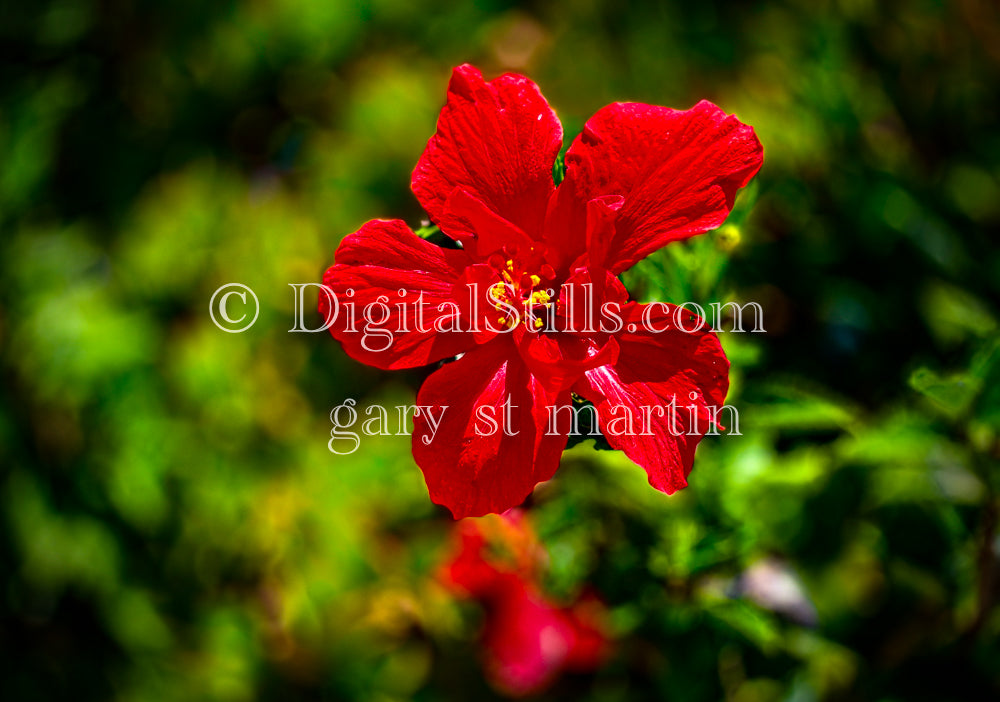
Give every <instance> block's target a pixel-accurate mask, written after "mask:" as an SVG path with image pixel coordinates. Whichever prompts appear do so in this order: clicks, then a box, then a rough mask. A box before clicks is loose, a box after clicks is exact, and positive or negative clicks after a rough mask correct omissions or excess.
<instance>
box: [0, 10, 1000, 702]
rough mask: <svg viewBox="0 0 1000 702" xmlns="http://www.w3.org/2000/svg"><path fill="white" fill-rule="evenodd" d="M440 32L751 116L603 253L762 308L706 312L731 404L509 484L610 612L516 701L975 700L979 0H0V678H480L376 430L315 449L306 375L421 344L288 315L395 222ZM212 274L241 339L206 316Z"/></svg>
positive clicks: (212, 686) (470, 643)
mask: <svg viewBox="0 0 1000 702" xmlns="http://www.w3.org/2000/svg"><path fill="white" fill-rule="evenodd" d="M466 61H468V62H472V63H474V64H476V65H477V66H479V67H480V68H482V69H483V70H484V71H485V72H486V73H487V74H488V75H491V76H492V75H496V74H498V73H499V72H501V71H504V70H516V71H520V72H525V73H527V74H528V75H530V76H531V77H532V78H534V79H535V80H536V81H537V82H538V83H539V84H540V86H541V88H542V90H543V92H544V93H545V95H546V96H547V98H548V99H549V101H550V102H551V104H552V105H553V106H554V107H555V109H556V111H557V112H558V114H559V116H560V118H561V119H562V121H563V123H564V125H565V128H566V133H567V137H568V138H569V137H572V136H573V135H575V134H576V133H577V132H578V131H579V130H580V128H581V127H582V125H583V123H584V121H585V120H586V119H587V117H588V116H589V115H590V114H592V113H593V112H594V111H596V110H597V109H598V108H600V107H601V106H603V105H605V104H607V103H609V102H612V101H616V100H638V101H644V102H649V103H655V104H663V105H669V106H673V107H678V108H686V107H689V106H691V105H692V104H694V103H695V102H696V101H697V100H699V99H702V98H706V99H710V100H713V101H714V102H716V103H717V104H719V105H720V106H722V107H723V108H724V109H725V110H726V111H728V112H735V113H736V114H737V115H738V116H739V117H740V118H741V119H742V120H743V121H744V122H747V123H749V124H751V125H753V126H754V127H755V128H756V130H757V133H758V135H759V137H760V139H761V141H762V142H763V144H764V149H765V164H764V167H763V169H762V171H761V172H760V174H759V176H758V177H757V179H756V180H755V181H754V183H753V184H752V185H751V187H750V188H749V189H747V190H746V191H745V192H744V193H743V194H742V195H741V196H740V198H739V200H738V201H737V205H736V209H735V211H734V213H733V215H732V217H731V218H730V226H728V227H727V228H724V229H722V230H719V231H717V232H714V233H711V234H707V235H705V236H703V237H700V238H698V239H696V240H693V241H691V242H689V243H688V244H683V245H680V244H679V245H675V246H671V247H669V248H668V249H667V250H665V251H663V252H661V253H660V254H658V255H656V256H655V257H653V258H652V259H651V260H649V261H647V262H645V263H644V264H642V265H641V266H639V267H638V268H637V269H635V270H634V271H632V272H631V273H630V274H629V275H628V278H627V282H628V284H629V285H630V286H631V287H630V289H631V290H632V291H633V294H634V295H635V296H636V297H638V298H639V299H642V300H652V299H664V300H673V301H683V300H694V301H700V302H702V303H708V302H711V301H717V300H721V301H726V300H742V301H748V300H754V301H757V302H759V303H761V305H763V307H764V310H765V324H766V328H767V332H766V333H765V334H723V337H724V344H725V346H726V349H727V352H728V353H729V355H730V358H731V360H732V362H733V371H732V378H733V388H732V392H731V395H730V402H731V403H732V404H735V405H736V406H737V407H738V408H739V410H740V428H741V431H742V436H728V437H718V438H714V439H707V440H706V441H705V442H703V444H702V446H701V447H700V448H699V450H698V455H697V461H696V466H695V470H694V473H693V474H692V481H691V486H690V487H689V488H688V489H687V490H685V491H683V492H682V493H679V494H677V495H675V496H673V497H670V498H667V497H666V496H664V495H661V494H659V493H657V492H655V491H654V490H652V488H650V487H649V486H648V485H647V484H646V480H645V476H644V474H643V472H642V470H641V469H639V468H637V467H635V466H633V465H632V464H630V463H629V462H628V461H627V460H626V459H624V458H623V457H622V456H621V455H620V454H617V453H615V452H608V451H597V450H595V448H594V444H593V442H589V441H588V442H584V443H582V444H580V445H579V446H577V447H575V448H573V449H572V450H571V451H570V452H568V453H567V455H566V456H565V458H564V460H563V465H562V468H561V469H560V471H559V473H558V474H557V476H556V478H555V479H554V480H552V481H551V482H550V483H548V484H545V485H543V486H540V487H539V488H538V489H537V490H536V492H535V494H534V496H533V497H532V498H531V500H530V502H529V503H528V510H529V513H530V515H531V519H532V520H533V524H534V526H535V529H536V531H537V533H538V535H539V538H540V539H541V540H542V542H543V543H544V545H545V548H546V549H547V551H548V567H547V569H546V573H545V575H544V578H545V584H544V587H545V589H546V592H547V593H548V596H550V597H551V598H553V600H554V601H557V602H559V601H562V602H571V601H573V600H574V599H575V598H576V597H578V596H579V595H580V593H582V592H584V591H586V592H593V593H596V594H597V596H598V597H599V598H600V599H601V601H603V602H604V603H605V605H606V608H607V611H608V622H607V626H608V635H609V636H610V637H611V639H612V641H613V645H612V654H611V656H610V658H609V660H608V661H607V663H606V664H605V665H604V666H603V667H601V668H600V669H598V670H596V671H593V672H591V673H587V674H573V675H566V676H562V677H561V678H560V679H559V680H558V681H557V682H556V683H555V684H554V685H553V686H552V687H550V688H549V689H548V690H547V691H546V692H545V693H544V697H545V698H548V699H573V700H602V701H608V702H611V701H615V700H641V699H665V700H683V701H684V702H700V701H702V700H705V701H710V700H733V701H739V702H770V701H775V702H777V701H789V702H791V701H794V702H811V701H813V700H872V701H884V702H890V701H903V700H928V701H931V700H933V701H935V702H940V701H942V700H963V701H964V700H970V701H979V700H989V699H998V698H1000V697H998V696H1000V643H998V639H1000V614H998V610H997V608H996V603H997V601H998V597H997V590H998V581H1000V578H998V573H1000V564H998V557H1000V539H998V536H997V521H998V519H997V511H998V498H997V490H998V487H1000V482H998V481H1000V469H998V467H997V466H998V456H1000V448H998V447H1000V444H998V431H1000V348H998V338H1000V336H998V327H997V321H998V306H997V301H998V299H1000V249H998V247H997V246H996V241H997V234H998V228H1000V129H998V124H997V117H998V114H1000V80H998V79H1000V16H998V9H997V5H996V3H994V2H991V1H990V0H955V1H954V2H940V1H933V0H915V1H912V2H910V1H904V0H896V1H890V2H876V1H875V0H839V1H837V2H834V1H832V0H821V1H820V2H812V1H807V0H775V1H774V2H760V3H736V2H719V1H716V0H700V1H699V2H695V3H688V2H655V1H653V2H646V3H632V4H630V5H629V6H626V5H624V4H623V3H618V2H611V1H606V2H602V1H601V0H577V1H573V2H562V3H557V2H543V1H540V2H532V3H527V4H525V5H518V4H516V3H513V2H502V1H493V2H491V1H489V0H478V1H477V2H470V3H461V4H455V3H435V2H430V1H429V0H378V1H376V2H360V1H358V2H343V1H341V0H330V1H324V2H314V1H312V0H254V1H253V2H247V3H233V2H218V3H199V2H191V1H187V2H184V1H182V2H171V3H166V2H163V3H154V2H141V1H138V0H37V1H36V2H25V1H21V2H17V0H10V1H8V2H4V3H3V6H2V8H0V230H2V237H0V271H2V273H0V356H2V374H3V376H2V378H3V399H2V404H0V465H2V468H0V511H2V528H0V573H2V578H3V582H2V588H0V617H2V621H0V697H2V698H3V699H4V700H11V701H20V700H69V699H73V700H78V701H87V700H118V701H121V702H126V701H127V702H133V701H134V702H140V701H142V702H146V701H149V702H156V701H160V700H163V701H168V700H169V701H173V700H178V701H181V700H183V701H189V700H211V701H218V702H247V701H250V700H262V701H263V700H280V701H282V702H287V701H292V700H380V701H381V700H384V701H390V700H411V699H412V700H427V701H432V700H468V699H489V698H491V697H493V696H496V695H499V692H497V691H495V690H493V689H492V688H490V687H489V685H488V684H487V683H486V682H485V681H484V678H483V674H482V665H481V656H482V655H485V654H486V652H484V651H482V650H481V647H480V646H479V645H478V643H477V642H478V641H479V638H478V637H479V629H480V626H481V622H482V621H483V619H482V618H483V612H482V611H481V609H479V608H477V607H476V605H475V603H472V602H469V601H460V600H458V599H456V598H455V597H453V596H452V595H451V593H449V592H448V591H447V589H444V588H442V586H441V584H440V582H439V581H438V579H436V577H435V573H436V570H437V569H438V567H439V566H440V563H441V561H442V558H444V555H443V554H444V553H445V551H446V547H447V544H448V540H449V538H450V532H451V530H452V521H451V518H450V516H449V515H448V514H447V513H446V512H445V511H444V510H442V509H441V508H438V507H435V506H434V505H432V504H431V503H430V502H429V500H428V498H427V495H426V490H425V487H424V485H423V481H422V478H421V475H420V472H419V470H418V469H417V467H416V466H415V464H414V463H413V461H412V458H411V457H410V451H409V439H408V437H405V436H401V437H388V438H381V439H380V438H366V439H365V440H364V443H363V444H362V447H361V449H360V450H359V451H357V452H356V453H355V454H353V455H350V456H335V455H333V454H331V453H330V452H329V451H328V450H327V440H328V438H329V431H330V424H329V420H328V416H327V415H328V413H329V411H330V409H331V408H332V407H333V406H334V405H336V404H338V403H340V402H342V401H343V400H344V399H345V398H348V397H353V398H357V399H358V401H359V403H361V404H366V403H372V402H380V403H384V404H400V403H409V402H410V401H411V400H412V398H413V396H414V392H415V389H416V388H417V387H418V386H419V383H420V382H421V380H422V378H423V377H425V375H426V373H427V372H428V371H427V370H421V371H413V372H405V373H384V372H379V371H376V370H373V369H370V368H366V367H363V366H361V365H360V364H358V363H355V362H353V361H351V360H350V359H349V358H347V357H346V356H345V355H344V354H343V352H342V351H341V350H340V348H339V346H338V345H337V344H336V343H335V342H334V341H333V340H331V339H330V338H329V337H328V336H327V335H325V334H289V333H288V331H287V330H288V329H290V328H291V325H292V313H293V294H292V290H291V288H289V287H288V283H291V282H310V281H318V280H319V279H320V276H321V274H322V271H323V269H324V268H325V267H326V266H327V265H329V264H330V263H331V262H332V257H333V252H334V250H335V248H336V246H337V244H338V242H339V240H340V239H341V238H342V237H343V236H344V235H346V234H347V233H349V232H351V231H353V230H355V229H356V228H358V226H360V224H361V223H362V222H364V221H365V220H366V219H369V218H373V217H388V218H397V217H398V218H403V219H405V220H407V221H408V222H409V223H410V224H412V225H413V226H415V227H417V226H420V222H421V219H422V218H423V217H424V215H423V213H422V212H421V211H420V209H419V207H418V205H417V203H416V201H415V199H414V198H413V196H412V195H411V194H410V192H409V174H410V171H411V169H412V168H413V166H414V164H415V162H416V160H417V157H418V156H419V154H420V153H421V151H422V149H423V147H424V145H425V143H426V141H427V139H428V138H429V137H430V135H431V134H432V133H433V130H434V124H435V119H436V116H437V111H438V110H439V109H440V106H441V104H442V103H443V100H444V94H445V87H446V85H447V79H448V75H449V72H450V69H451V67H452V66H454V65H457V64H459V63H462V62H466ZM568 138H567V142H568ZM229 282H240V283H243V284H246V285H249V286H250V287H252V288H253V289H254V290H255V291H256V293H257V295H258V297H259V298H260V301H261V311H260V318H259V319H258V321H257V323H256V325H255V326H254V327H253V328H252V329H251V330H249V331H247V332H245V333H243V334H225V333H222V332H221V331H219V330H218V329H217V328H216V327H215V326H213V324H212V322H211V321H210V319H209V316H208V301H209V298H210V296H211V294H212V292H213V291H214V290H215V289H216V288H217V287H218V286H219V285H221V284H223V283H229ZM234 302H235V301H234ZM310 319H311V320H312V321H313V322H315V321H316V317H315V316H311V317H310Z"/></svg>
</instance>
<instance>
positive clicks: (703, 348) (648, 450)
mask: <svg viewBox="0 0 1000 702" xmlns="http://www.w3.org/2000/svg"><path fill="white" fill-rule="evenodd" d="M676 309H677V308H676V307H675V306H673V305H661V304H659V303H657V304H655V305H640V304H636V303H631V304H629V305H628V306H627V308H626V309H625V310H623V313H622V318H623V320H624V321H625V329H626V330H630V331H623V332H622V333H620V334H619V335H618V336H617V340H618V347H619V351H618V360H617V361H616V362H615V363H614V364H613V365H605V366H601V367H599V368H594V369H592V370H589V371H587V372H586V374H585V376H584V378H583V379H581V381H580V382H578V383H577V385H576V387H575V390H576V392H577V393H578V394H580V395H582V396H583V397H585V398H587V399H588V400H590V401H591V402H593V403H594V406H595V407H596V409H597V413H598V416H599V418H600V423H601V429H602V430H603V431H604V433H605V436H606V437H607V439H608V443H610V444H611V445H612V446H613V447H615V448H616V449H620V450H622V451H624V452H625V454H626V455H627V456H628V457H629V458H630V459H632V460H633V461H634V462H635V463H637V464H639V465H640V466H642V467H643V468H645V470H646V473H647V474H648V475H649V483H650V485H652V486H653V487H655V488H656V489H657V490H661V491H663V492H665V493H667V494H671V493H674V492H676V491H677V490H680V489H681V488H683V487H685V486H686V485H687V476H688V474H689V473H690V472H691V467H692V465H693V463H694V452H695V448H696V447H697V446H698V442H699V441H701V438H702V436H703V435H704V434H705V433H706V432H707V431H708V430H709V428H710V425H711V423H712V422H714V421H717V419H718V417H717V413H718V411H719V410H720V409H721V407H722V406H723V405H724V403H725V399H726V392H727V391H728V389H729V361H728V359H727V358H726V356H725V353H724V352H723V350H722V346H721V344H720V343H719V339H718V337H717V336H716V335H715V334H714V333H712V332H710V331H696V332H690V333H688V332H685V331H682V330H681V329H679V328H677V327H676V326H675V325H674V324H673V314H674V311H675V310H676ZM690 320H691V316H690V315H683V316H682V321H683V322H684V324H685V325H687V324H688V322H689V321H690ZM697 321H698V320H697V318H694V322H693V323H690V325H689V326H688V328H691V329H696V328H697V326H698V325H697ZM626 418H631V426H629V424H626V423H625V422H626ZM615 420H618V424H617V429H616V430H611V429H613V428H615V425H613V424H612V422H614V421H615ZM618 429H620V431H619V430H618Z"/></svg>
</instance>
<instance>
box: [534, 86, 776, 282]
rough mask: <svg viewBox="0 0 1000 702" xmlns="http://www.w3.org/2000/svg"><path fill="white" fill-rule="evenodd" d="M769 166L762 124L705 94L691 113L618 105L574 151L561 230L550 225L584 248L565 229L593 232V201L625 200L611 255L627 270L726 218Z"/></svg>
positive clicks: (557, 211) (560, 197)
mask: <svg viewBox="0 0 1000 702" xmlns="http://www.w3.org/2000/svg"><path fill="white" fill-rule="evenodd" d="M762 162H763V149H762V147H761V145H760V142H759V141H758V140H757V136H756V135H755V134H754V131H753V128H752V127H749V126H747V125H745V124H743V123H742V122H740V121H739V120H737V119H736V117H734V116H732V115H727V114H726V113H725V112H723V111H722V110H721V109H719V108H718V107H716V106H715V105H713V104H712V103H710V102H707V101H705V100H702V101H701V102H699V103H698V104H697V105H695V106H694V107H692V108H691V109H690V110H673V109H669V108H666V107H658V106H654V105H645V104H642V103H615V104H612V105H608V106H607V107H605V108H603V109H601V110H600V111H598V112H597V114H595V115H594V116H593V117H591V118H590V120H588V121H587V124H586V125H585V126H584V129H583V132H581V134H580V135H579V136H578V137H577V138H576V139H575V140H574V141H573V144H572V145H571V146H570V148H569V150H568V151H567V153H566V177H565V179H564V180H563V182H562V184H561V185H560V186H559V189H558V191H557V193H556V195H555V196H554V199H553V202H552V203H551V205H550V208H549V220H550V221H551V222H559V223H561V226H560V227H549V229H550V230H551V231H553V232H554V234H553V235H552V236H559V237H561V238H562V239H565V240H566V241H567V242H568V243H569V244H570V245H575V246H577V247H581V248H582V246H583V245H584V244H585V243H586V242H585V241H583V240H582V239H583V238H582V237H577V238H576V239H572V240H571V239H569V238H568V236H567V235H566V234H565V232H567V231H570V232H571V231H579V232H583V231H586V206H587V203H588V202H590V201H591V200H593V199H595V198H598V197H604V196H608V195H618V196H621V198H622V199H623V203H622V205H621V208H620V209H619V210H618V212H617V216H616V218H615V236H614V238H613V239H612V240H611V241H609V242H607V250H606V252H602V253H603V254H604V257H605V258H606V264H605V265H606V267H607V268H608V269H609V270H610V271H612V272H613V273H620V272H621V271H623V270H626V269H628V268H630V267H631V266H632V265H634V264H635V263H637V262H638V261H640V260H642V259H643V258H645V257H646V256H647V255H649V254H650V253H652V252H653V251H656V250H657V249H660V248H662V247H663V246H664V245H666V244H667V243H669V242H671V241H677V240H680V239H686V238H688V237H691V236H694V235H696V234H701V233H703V232H706V231H708V230H710V229H714V228H715V227H718V226H719V225H720V224H722V223H723V221H725V219H726V217H727V216H728V215H729V212H730V210H731V209H732V207H733V201H734V199H735V198H736V191H737V190H738V189H739V188H741V187H743V186H744V185H746V184H747V182H749V181H750V179H751V178H753V176H754V175H755V174H756V173H757V171H758V170H760V166H761V163H762ZM560 231H562V232H563V233H562V234H559V232H560ZM547 236H548V234H547ZM561 245H562V246H563V247H564V248H565V247H566V246H567V245H568V244H567V243H563V244H561ZM579 253H582V251H579ZM595 263H599V262H596V261H595Z"/></svg>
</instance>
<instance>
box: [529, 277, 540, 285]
mask: <svg viewBox="0 0 1000 702" xmlns="http://www.w3.org/2000/svg"><path fill="white" fill-rule="evenodd" d="M530 280H531V286H532V287H534V286H536V285H538V284H539V283H541V282H542V279H541V278H539V277H538V276H537V275H533V276H531V278H530Z"/></svg>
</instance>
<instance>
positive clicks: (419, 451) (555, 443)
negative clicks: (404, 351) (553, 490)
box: [413, 335, 570, 519]
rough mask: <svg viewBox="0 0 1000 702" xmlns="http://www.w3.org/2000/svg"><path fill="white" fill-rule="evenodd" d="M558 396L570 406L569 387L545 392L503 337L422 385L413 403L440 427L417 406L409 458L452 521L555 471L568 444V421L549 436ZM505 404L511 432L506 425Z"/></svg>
mask: <svg viewBox="0 0 1000 702" xmlns="http://www.w3.org/2000/svg"><path fill="white" fill-rule="evenodd" d="M557 400H558V401H559V402H561V403H562V404H568V403H569V402H570V394H569V392H568V391H564V392H563V393H561V394H560V395H559V396H555V395H554V394H552V393H550V392H547V391H546V390H545V388H544V387H543V386H542V384H541V383H540V382H539V381H538V380H537V379H536V378H534V377H533V376H532V375H531V374H530V373H529V372H528V370H527V368H526V367H525V365H524V363H523V362H522V361H521V360H520V358H519V357H518V355H517V349H516V348H515V346H514V343H513V341H512V340H511V339H510V338H508V337H507V336H506V335H501V336H499V337H497V338H496V339H494V340H493V341H490V342H489V343H487V344H484V345H482V346H478V347H476V348H475V349H473V350H472V351H469V352H468V353H466V354H465V355H464V356H462V357H461V358H460V359H458V360H457V361H455V362H453V363H448V364H446V365H445V366H443V367H442V368H441V369H440V370H438V371H436V372H435V373H434V374H433V375H431V376H430V377H429V378H428V379H427V380H426V381H425V382H424V384H423V386H422V387H421V388H420V392H419V393H418V395H417V405H418V406H420V407H430V408H431V411H432V412H433V413H434V414H433V418H434V419H438V418H440V425H439V426H438V427H437V431H436V433H434V431H433V428H432V427H431V426H430V425H429V424H428V421H427V417H426V416H425V415H426V412H425V411H424V410H421V412H420V414H419V415H418V416H416V417H415V418H414V426H413V457H414V458H415V459H416V461H417V465H419V466H420V468H421V470H422V471H423V472H424V480H425V481H426V482H427V489H428V491H429V492H430V496H431V500H433V501H434V502H436V503H438V504H441V505H444V506H445V507H447V508H448V509H450V510H451V512H452V514H454V515H455V518H456V519H459V518H461V517H470V516H479V515H482V514H486V513H489V512H497V513H499V512H503V511H504V510H507V509H510V508H511V507H516V506H517V505H519V504H521V502H523V501H524V499H525V498H526V497H527V496H528V495H529V494H530V493H531V491H532V489H534V487H535V485H536V484H538V483H540V482H542V481H544V480H548V479H549V478H551V477H552V474H553V473H555V471H556V468H558V467H559V457H560V455H561V454H562V451H563V449H564V448H565V447H566V438H567V433H568V427H567V426H561V427H558V429H560V431H557V432H555V433H553V434H551V435H550V434H547V431H548V415H549V412H548V405H551V404H555V403H556V401H557ZM505 402H509V406H510V411H509V414H510V419H511V421H510V424H509V425H508V426H509V428H510V430H511V432H512V433H514V435H513V436H508V435H507V433H506V432H505V431H504V422H503V420H504V415H505V414H506V412H505V410H504V403H505ZM442 406H447V409H446V410H444V412H443V418H442V410H441V407H442ZM480 413H481V414H480ZM484 416H488V417H490V418H491V419H493V421H494V422H495V424H496V426H495V428H494V427H493V426H492V425H491V424H490V422H489V421H488V420H487V419H484Z"/></svg>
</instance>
